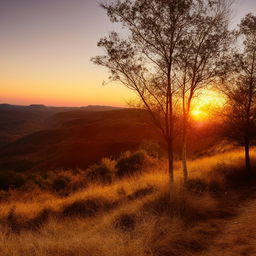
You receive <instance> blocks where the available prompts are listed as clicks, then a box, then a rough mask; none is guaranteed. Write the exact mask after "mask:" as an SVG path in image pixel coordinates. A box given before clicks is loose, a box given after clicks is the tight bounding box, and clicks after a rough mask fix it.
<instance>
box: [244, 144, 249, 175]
mask: <svg viewBox="0 0 256 256" xmlns="http://www.w3.org/2000/svg"><path fill="white" fill-rule="evenodd" d="M244 150H245V169H246V171H247V172H248V173H249V172H251V161H250V144H249V141H248V140H247V141H246V142H245V146H244Z"/></svg>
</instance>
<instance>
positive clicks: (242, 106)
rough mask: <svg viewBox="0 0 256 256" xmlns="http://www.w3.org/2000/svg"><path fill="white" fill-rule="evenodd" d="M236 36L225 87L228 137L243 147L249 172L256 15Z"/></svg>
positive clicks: (255, 98) (255, 118)
mask: <svg viewBox="0 0 256 256" xmlns="http://www.w3.org/2000/svg"><path fill="white" fill-rule="evenodd" d="M237 36H238V46H239V47H238V50H236V52H235V53H234V54H233V56H232V58H231V62H230V63H231V65H229V66H231V74H230V79H229V80H228V81H226V83H225V84H224V87H223V88H224V93H225V94H226V96H227V100H228V102H227V103H228V107H227V109H228V112H227V114H226V119H227V123H228V125H227V126H228V127H229V129H227V131H228V132H227V134H228V137H229V138H231V139H235V140H236V141H237V142H239V143H240V144H241V145H243V146H244V151H245V166H246V170H247V171H248V172H250V171H251V162H250V147H251V145H252V143H253V140H254V139H255V124H256V16H254V15H253V14H248V15H246V17H245V18H243V19H242V21H241V23H240V25H239V30H238V32H237Z"/></svg>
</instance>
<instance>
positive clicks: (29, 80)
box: [0, 0, 256, 106]
mask: <svg viewBox="0 0 256 256" xmlns="http://www.w3.org/2000/svg"><path fill="white" fill-rule="evenodd" d="M99 2H100V1H98V0H0V33H1V34H0V35H1V36H0V103H10V104H23V105H26V104H33V103H41V104H45V105H56V106H63V105H65V106H84V105H89V104H101V105H113V106H125V104H126V103H125V102H126V101H127V100H129V99H130V98H131V97H132V96H133V94H132V93H130V91H129V90H128V89H125V88H124V87H122V86H121V85H114V84H109V85H106V86H102V81H103V80H107V77H108V73H107V72H106V70H104V69H103V68H101V67H98V66H95V65H94V64H92V63H91V62H90V58H91V57H93V56H95V55H98V54H101V51H100V49H98V48H97V41H98V40H99V38H100V37H102V36H104V35H106V34H107V33H108V32H109V31H111V30H113V29H116V27H114V25H112V24H111V23H109V22H108V19H107V17H106V15H105V12H104V10H102V9H101V8H99V7H98V6H99ZM233 8H234V11H233V15H232V17H233V20H232V26H235V25H236V24H238V23H239V21H240V19H241V18H242V17H243V16H244V15H245V14H247V13H248V12H253V13H256V1H255V0H237V1H236V3H235V5H234V7H233Z"/></svg>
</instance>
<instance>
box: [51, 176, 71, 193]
mask: <svg viewBox="0 0 256 256" xmlns="http://www.w3.org/2000/svg"><path fill="white" fill-rule="evenodd" d="M70 182H71V180H70V179H69V178H68V177H65V176H59V177H56V178H55V179H54V180H53V183H52V189H53V190H55V191H61V190H64V189H67V187H68V186H69V185H70Z"/></svg>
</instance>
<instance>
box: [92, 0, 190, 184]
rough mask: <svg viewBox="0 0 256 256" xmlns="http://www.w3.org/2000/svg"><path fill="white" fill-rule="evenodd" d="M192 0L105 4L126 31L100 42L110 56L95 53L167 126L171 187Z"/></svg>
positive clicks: (158, 121)
mask: <svg viewBox="0 0 256 256" xmlns="http://www.w3.org/2000/svg"><path fill="white" fill-rule="evenodd" d="M192 3H193V1H192V0H143V1H141V0H134V1H131V0H123V1H120V0H116V1H113V2H111V3H110V4H102V7H103V8H104V9H106V10H107V12H108V16H109V17H110V19H111V21H112V22H119V23H121V24H122V25H123V26H124V27H125V29H126V32H127V33H126V36H125V37H124V38H123V39H121V37H120V36H119V35H118V34H117V33H114V32H112V33H111V34H110V35H109V37H108V38H103V39H101V40H100V41H99V43H98V46H100V47H102V48H103V49H104V50H105V51H106V55H105V56H98V57H95V58H93V61H94V62H95V63H96V64H99V65H102V66H105V67H107V68H108V69H109V70H110V71H111V77H110V79H111V80H114V81H119V82H121V83H122V84H124V85H125V86H126V87H128V88H129V89H131V90H134V91H135V92H136V93H137V95H138V96H139V98H140V100H141V102H142V104H143V105H144V107H145V108H146V109H147V110H148V111H149V113H150V114H151V116H152V119H153V121H154V123H155V125H156V127H158V129H159V130H160V131H161V133H162V135H163V137H164V139H165V141H166V143H167V146H168V159H169V183H170V188H172V184H173V182H174V174H173V170H174V167H173V161H174V159H173V158H174V157H173V139H174V132H173V131H174V97H175V92H176V90H177V88H176V87H175V83H174V82H173V76H174V65H175V58H174V56H175V55H176V52H177V50H178V45H179V43H180V42H181V39H182V37H183V34H184V31H185V30H186V27H187V23H188V21H189V11H190V9H191V6H192Z"/></svg>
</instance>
